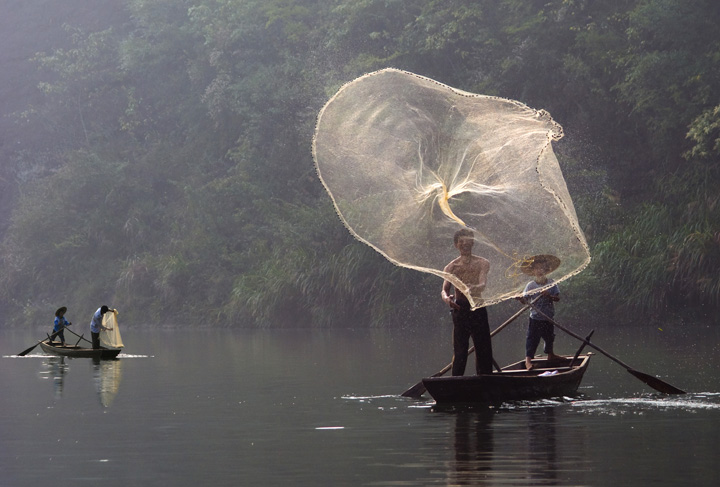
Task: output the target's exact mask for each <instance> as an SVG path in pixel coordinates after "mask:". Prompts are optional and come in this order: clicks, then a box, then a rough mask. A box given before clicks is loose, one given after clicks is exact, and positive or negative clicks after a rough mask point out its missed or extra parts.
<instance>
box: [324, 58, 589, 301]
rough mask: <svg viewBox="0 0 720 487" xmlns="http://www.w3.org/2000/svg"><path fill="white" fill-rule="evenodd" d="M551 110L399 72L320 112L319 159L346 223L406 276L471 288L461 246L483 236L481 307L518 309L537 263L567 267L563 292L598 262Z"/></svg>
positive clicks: (560, 272) (344, 92)
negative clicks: (460, 233) (506, 304)
mask: <svg viewBox="0 0 720 487" xmlns="http://www.w3.org/2000/svg"><path fill="white" fill-rule="evenodd" d="M562 135H563V132H562V128H561V127H560V125H558V124H557V123H556V122H555V121H553V120H552V118H551V117H550V115H549V114H548V113H547V112H545V111H543V110H534V109H532V108H529V107H527V106H525V105H523V104H522V103H520V102H517V101H513V100H508V99H502V98H497V97H490V96H483V95H476V94H472V93H467V92H463V91H460V90H456V89H454V88H451V87H449V86H446V85H444V84H441V83H438V82H437V81H434V80H431V79H429V78H425V77H422V76H418V75H416V74H413V73H409V72H405V71H400V70H396V69H384V70H381V71H377V72H374V73H370V74H367V75H365V76H362V77H360V78H358V79H356V80H354V81H352V82H350V83H347V84H346V85H344V86H343V87H342V88H341V89H340V90H339V91H338V92H337V94H335V96H333V97H332V98H331V99H330V100H329V101H328V102H327V104H326V105H325V107H323V109H322V110H321V111H320V114H319V116H318V122H317V127H316V131H315V137H314V140H313V156H314V158H315V163H316V168H317V171H318V175H319V176H320V179H321V181H322V183H323V184H324V185H325V188H326V189H327V191H328V193H329V194H330V196H331V198H332V200H333V203H334V204H335V208H336V209H337V212H338V214H339V215H340V218H341V219H342V221H343V222H344V223H345V225H346V226H347V228H348V229H349V230H350V232H351V233H352V234H353V235H355V237H357V238H358V239H359V240H361V241H363V242H365V243H366V244H368V245H370V246H371V247H373V248H374V249H375V250H377V251H378V252H380V253H381V254H382V255H384V256H385V257H386V258H387V259H388V260H390V261H391V262H393V263H394V264H397V265H400V266H403V267H408V268H411V269H416V270H418V271H422V272H429V273H432V274H435V275H438V276H440V277H442V278H444V279H448V280H450V281H451V282H452V283H453V285H455V287H457V288H458V289H459V290H460V291H463V292H465V291H467V289H468V286H467V285H466V284H465V283H463V282H462V281H460V280H459V279H458V278H456V277H455V276H453V275H450V274H447V273H445V272H443V269H444V268H445V266H446V264H447V263H448V262H450V261H451V260H452V259H454V258H456V257H457V256H458V251H457V249H456V248H455V247H454V246H453V234H454V233H455V231H457V230H458V229H460V228H464V227H467V228H470V229H471V230H473V231H474V233H475V239H476V244H475V247H474V249H473V253H474V254H476V255H480V256H482V257H484V258H486V259H488V260H489V261H490V273H489V275H488V282H487V287H486V289H485V291H484V292H483V294H482V297H478V296H474V297H473V296H469V295H468V297H469V298H470V300H471V305H472V306H473V307H479V306H486V305H489V304H493V303H497V302H499V301H502V300H505V299H509V298H512V297H516V296H519V295H521V294H522V290H523V288H524V286H525V284H526V282H527V280H528V276H527V275H525V274H523V273H522V272H521V268H522V267H523V266H525V265H527V263H528V259H531V256H534V255H538V254H550V255H555V256H557V257H559V258H560V259H561V264H560V266H559V267H558V269H557V270H556V271H555V272H553V273H552V275H551V277H552V278H553V279H554V280H555V281H556V282H559V281H562V280H564V279H566V278H568V277H570V276H572V275H574V274H577V273H578V272H580V271H581V270H582V269H583V268H585V266H587V264H588V263H589V261H590V253H589V250H588V246H587V243H586V241H585V237H584V235H583V233H582V231H581V229H580V226H579V224H578V220H577V216H576V214H575V208H574V206H573V203H572V200H571V198H570V194H569V193H568V190H567V187H566V185H565V180H564V179H563V175H562V172H561V171H560V166H559V164H558V161H557V159H556V158H555V154H554V153H553V150H552V146H551V142H552V141H553V140H557V139H559V138H561V137H562Z"/></svg>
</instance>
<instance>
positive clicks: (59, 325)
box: [53, 316, 70, 331]
mask: <svg viewBox="0 0 720 487" xmlns="http://www.w3.org/2000/svg"><path fill="white" fill-rule="evenodd" d="M63 326H70V323H68V320H66V319H65V317H64V316H63V317H62V318H60V317H59V316H56V317H55V326H53V331H58V330H59V329H60V328H62V327H63Z"/></svg>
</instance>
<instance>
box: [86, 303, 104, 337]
mask: <svg viewBox="0 0 720 487" xmlns="http://www.w3.org/2000/svg"><path fill="white" fill-rule="evenodd" d="M100 309H101V308H98V310H97V311H96V312H95V314H94V315H93V317H92V320H90V331H91V332H93V333H100V330H103V329H104V328H105V327H103V326H102V320H103V315H102V313H100ZM86 316H87V315H86Z"/></svg>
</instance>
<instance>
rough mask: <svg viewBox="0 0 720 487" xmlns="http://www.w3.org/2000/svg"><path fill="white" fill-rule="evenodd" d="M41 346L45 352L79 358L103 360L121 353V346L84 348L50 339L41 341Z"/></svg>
mask: <svg viewBox="0 0 720 487" xmlns="http://www.w3.org/2000/svg"><path fill="white" fill-rule="evenodd" d="M40 347H42V349H43V351H44V352H45V353H49V354H52V355H60V356H63V357H77V358H94V359H102V360H107V359H113V358H116V357H117V356H118V354H119V353H120V349H119V348H105V347H100V348H83V347H79V346H77V345H68V344H65V345H61V344H60V343H58V342H51V341H49V340H45V341H43V342H40Z"/></svg>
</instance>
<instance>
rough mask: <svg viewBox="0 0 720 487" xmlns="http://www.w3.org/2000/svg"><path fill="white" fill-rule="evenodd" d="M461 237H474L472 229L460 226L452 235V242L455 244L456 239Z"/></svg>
mask: <svg viewBox="0 0 720 487" xmlns="http://www.w3.org/2000/svg"><path fill="white" fill-rule="evenodd" d="M462 237H470V238H475V234H474V233H473V232H472V230H470V229H468V228H461V229H460V230H458V231H457V232H455V235H453V243H454V244H455V245H457V243H458V240H460V239H461V238H462Z"/></svg>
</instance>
